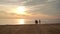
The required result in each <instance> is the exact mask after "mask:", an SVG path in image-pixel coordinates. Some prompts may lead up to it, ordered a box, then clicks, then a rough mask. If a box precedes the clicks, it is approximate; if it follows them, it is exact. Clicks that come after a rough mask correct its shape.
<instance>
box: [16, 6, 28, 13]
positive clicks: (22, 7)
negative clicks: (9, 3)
mask: <svg viewBox="0 0 60 34" xmlns="http://www.w3.org/2000/svg"><path fill="white" fill-rule="evenodd" d="M26 10H27V9H26V7H25V6H19V7H17V11H16V13H17V14H25V11H26Z"/></svg>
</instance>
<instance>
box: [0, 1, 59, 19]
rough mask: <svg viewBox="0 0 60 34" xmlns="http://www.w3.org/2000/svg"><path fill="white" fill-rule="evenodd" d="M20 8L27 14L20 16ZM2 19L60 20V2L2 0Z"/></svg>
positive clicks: (0, 8)
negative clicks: (18, 9) (24, 9)
mask: <svg viewBox="0 0 60 34" xmlns="http://www.w3.org/2000/svg"><path fill="white" fill-rule="evenodd" d="M20 6H24V7H25V8H26V11H25V12H26V14H18V13H19V12H18V11H17V8H18V7H20ZM1 18H12V19H13V18H26V19H37V18H39V19H60V0H0V19H1Z"/></svg>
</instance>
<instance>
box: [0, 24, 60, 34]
mask: <svg viewBox="0 0 60 34" xmlns="http://www.w3.org/2000/svg"><path fill="white" fill-rule="evenodd" d="M0 34H60V24H25V25H0Z"/></svg>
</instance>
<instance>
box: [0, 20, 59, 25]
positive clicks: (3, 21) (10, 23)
mask: <svg viewBox="0 0 60 34" xmlns="http://www.w3.org/2000/svg"><path fill="white" fill-rule="evenodd" d="M52 23H60V20H41V24H52ZM17 24H35V19H0V25H17Z"/></svg>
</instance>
